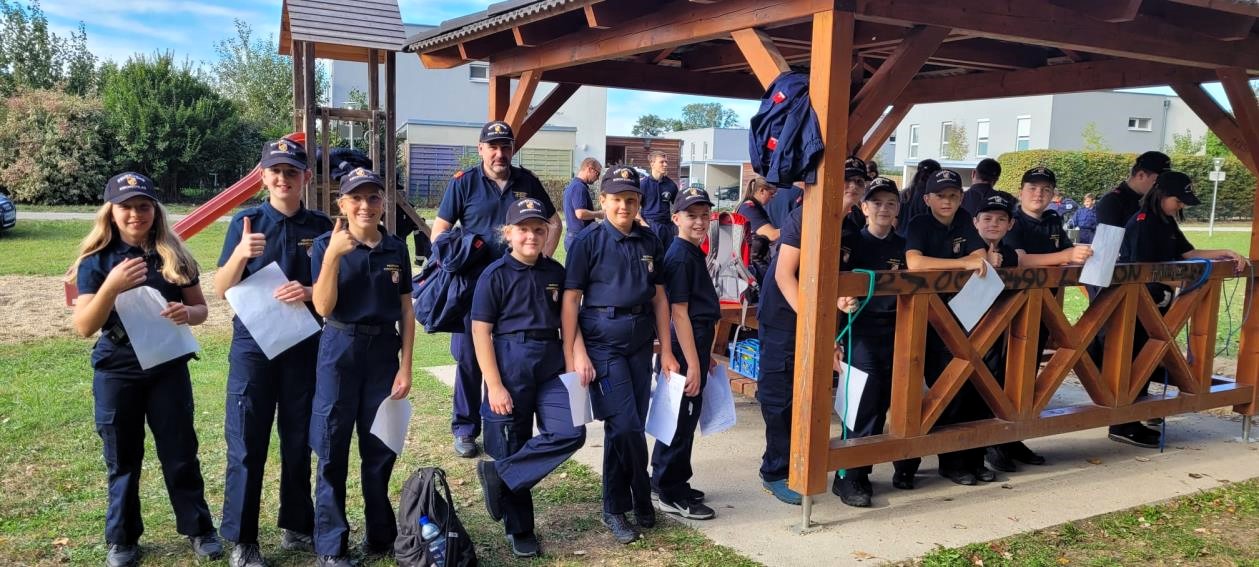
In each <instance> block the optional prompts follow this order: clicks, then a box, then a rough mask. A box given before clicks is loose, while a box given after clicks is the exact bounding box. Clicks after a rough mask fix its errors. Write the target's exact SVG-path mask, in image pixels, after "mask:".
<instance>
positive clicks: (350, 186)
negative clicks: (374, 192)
mask: <svg viewBox="0 0 1259 567" xmlns="http://www.w3.org/2000/svg"><path fill="white" fill-rule="evenodd" d="M369 184H370V185H375V186H377V187H379V188H380V190H382V191H383V190H384V189H385V180H383V179H381V178H380V176H379V175H376V172H375V171H372V170H370V169H366V168H362V167H356V168H354V169H353V170H351V171H350V172H349V173H347V174H345V175H344V176H342V177H341V188H340V189H338V190H337V192H339V193H341V194H342V195H348V194H349V193H350V192H351V191H353V190H355V189H358V188H359V187H362V186H364V185H369Z"/></svg>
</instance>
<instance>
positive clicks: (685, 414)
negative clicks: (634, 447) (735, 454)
mask: <svg viewBox="0 0 1259 567" xmlns="http://www.w3.org/2000/svg"><path fill="white" fill-rule="evenodd" d="M712 209H713V202H712V201H711V200H710V199H709V198H708V192H707V191H704V190H703V189H698V188H694V187H692V188H690V189H687V190H685V191H682V193H680V194H679V195H678V196H677V198H676V199H675V200H674V201H673V223H674V224H675V225H677V227H678V236H677V238H675V239H673V243H672V244H670V245H669V250H668V251H667V252H665V255H664V273H665V286H664V287H665V291H666V292H667V293H668V295H669V304H670V305H671V306H672V307H671V308H672V313H673V333H672V335H673V341H672V350H673V357H674V358H675V359H677V361H678V364H679V366H680V367H681V368H680V369H679V370H678V373H679V374H682V375H684V376H686V387H685V389H684V390H683V394H684V395H683V397H682V409H681V412H680V414H679V415H678V427H677V431H676V432H675V433H674V434H673V442H672V443H670V444H668V445H665V444H664V443H661V442H659V441H656V446H655V448H654V449H653V450H652V452H651V469H652V475H651V483H652V493H653V495H658V499H657V507H658V508H659V509H660V511H661V512H664V513H666V514H673V515H675V516H680V517H683V518H688V519H691V520H708V519H711V518H713V517H714V516H716V513H715V512H713V509H712V508H709V507H708V506H705V505H704V493H703V492H700V491H699V490H695V489H693V488H691V485H690V480H691V476H692V474H693V471H692V469H691V448H692V446H693V445H694V443H695V427H696V426H697V425H699V414H700V410H701V409H703V401H704V399H703V397H702V396H701V391H702V390H703V389H704V386H705V385H707V383H708V370H709V368H710V367H711V366H712V350H713V337H714V334H715V333H716V328H717V327H716V325H717V320H718V319H720V318H721V306H720V302H719V299H718V297H717V290H716V288H714V287H713V280H712V277H711V276H709V275H708V266H707V263H706V261H705V259H706V255H705V254H704V252H703V251H702V250H700V248H699V247H700V245H702V244H703V243H704V240H705V239H707V238H708V227H709V224H711V223H712Z"/></svg>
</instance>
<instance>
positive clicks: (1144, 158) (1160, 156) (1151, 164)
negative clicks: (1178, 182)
mask: <svg viewBox="0 0 1259 567" xmlns="http://www.w3.org/2000/svg"><path fill="white" fill-rule="evenodd" d="M1132 168H1133V169H1140V170H1143V171H1152V172H1154V173H1163V172H1164V171H1168V170H1170V169H1171V168H1172V158H1170V157H1167V154H1165V153H1163V152H1156V151H1148V152H1145V153H1143V154H1141V155H1139V156H1137V161H1136V163H1134V164H1133V165H1132Z"/></svg>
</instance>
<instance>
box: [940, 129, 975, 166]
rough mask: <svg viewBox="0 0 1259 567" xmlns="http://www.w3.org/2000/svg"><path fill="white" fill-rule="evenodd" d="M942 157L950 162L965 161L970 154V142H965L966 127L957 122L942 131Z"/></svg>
mask: <svg viewBox="0 0 1259 567" xmlns="http://www.w3.org/2000/svg"><path fill="white" fill-rule="evenodd" d="M941 153H942V154H944V155H943V156H942V157H945V158H948V159H951V160H963V159H966V156H967V154H969V153H970V142H968V141H967V140H966V127H965V126H962V124H961V123H959V122H954V123H953V125H952V126H949V127H948V128H946V129H945V131H944V147H943V151H942V152H941Z"/></svg>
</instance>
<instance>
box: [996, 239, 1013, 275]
mask: <svg viewBox="0 0 1259 567" xmlns="http://www.w3.org/2000/svg"><path fill="white" fill-rule="evenodd" d="M997 253H998V254H1000V255H1001V265H1000V266H993V267H994V268H1017V267H1019V252H1018V250H1015V249H1014V247H1013V246H1010V245H1009V244H1006V241H1005V239H1004V238H1003V239H1001V242H998V243H997Z"/></svg>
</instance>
